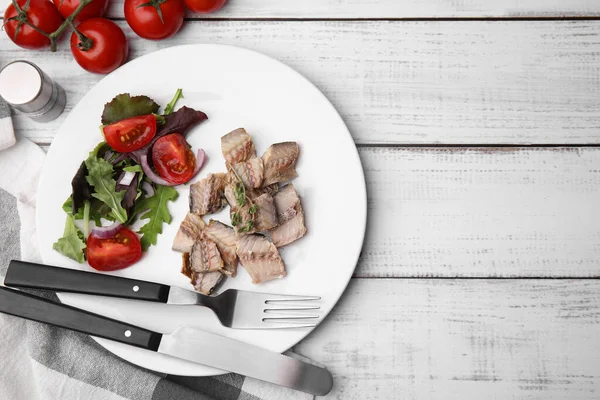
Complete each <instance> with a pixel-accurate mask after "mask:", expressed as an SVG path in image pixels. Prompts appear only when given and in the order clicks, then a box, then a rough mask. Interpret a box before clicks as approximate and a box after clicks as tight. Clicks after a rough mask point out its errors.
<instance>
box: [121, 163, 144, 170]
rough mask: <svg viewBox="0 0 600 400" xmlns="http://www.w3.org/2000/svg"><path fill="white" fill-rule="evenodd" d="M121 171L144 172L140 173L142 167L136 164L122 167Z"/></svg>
mask: <svg viewBox="0 0 600 400" xmlns="http://www.w3.org/2000/svg"><path fill="white" fill-rule="evenodd" d="M123 171H127V172H144V171H142V167H140V166H139V165H138V164H136V165H131V166H127V167H124V168H123Z"/></svg>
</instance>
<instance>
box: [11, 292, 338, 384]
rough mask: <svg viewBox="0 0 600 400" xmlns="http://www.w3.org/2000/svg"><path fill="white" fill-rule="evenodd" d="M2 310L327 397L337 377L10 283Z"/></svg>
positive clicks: (211, 336)
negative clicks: (96, 311) (77, 305)
mask: <svg viewBox="0 0 600 400" xmlns="http://www.w3.org/2000/svg"><path fill="white" fill-rule="evenodd" d="M0 312H2V313H5V314H11V315H15V316H18V317H22V318H26V319H31V320H34V321H39V322H44V323H47V324H51V325H55V326H58V327H61V328H66V329H70V330H74V331H78V332H82V333H86V334H88V335H92V336H97V337H102V338H106V339H110V340H115V341H117V342H121V343H125V344H128V345H131V346H136V347H140V348H142V349H146V350H149V351H154V352H158V353H161V354H166V355H169V356H173V357H177V358H181V359H184V360H189V361H192V362H195V363H198V364H203V365H208V366H211V367H215V368H219V369H223V370H226V371H231V372H235V373H238V374H242V375H246V376H249V377H252V378H256V379H260V380H263V381H266V382H271V383H274V384H277V385H280V386H285V387H288V388H291V389H295V390H300V391H302V392H306V393H311V394H313V395H317V396H324V395H326V394H327V393H329V391H330V390H331V388H332V386H333V378H332V377H331V374H330V373H329V372H328V371H327V370H326V369H324V368H320V367H317V366H315V365H312V364H308V363H305V362H302V361H299V360H295V359H293V358H290V357H287V356H284V355H281V354H278V353H276V352H273V351H268V350H265V349H262V348H260V347H256V346H252V345H249V344H246V343H243V342H240V341H237V340H233V339H229V338H226V337H224V336H220V335H215V334H212V333H209V332H204V331H201V330H198V329H193V328H188V327H180V328H178V329H176V330H175V331H174V332H172V333H170V334H161V333H158V332H153V331H150V330H147V329H143V328H140V327H137V326H134V325H131V324H128V323H125V322H121V321H117V320H114V319H110V318H106V317H103V316H100V315H97V314H94V313H91V312H88V311H84V310H81V309H78V308H75V307H71V306H67V305H64V304H60V303H56V302H53V301H50V300H47V299H43V298H41V297H37V296H33V295H30V294H26V293H23V292H20V291H18V290H13V289H8V288H6V287H0Z"/></svg>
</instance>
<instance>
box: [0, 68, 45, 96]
mask: <svg viewBox="0 0 600 400" xmlns="http://www.w3.org/2000/svg"><path fill="white" fill-rule="evenodd" d="M41 88H42V76H41V74H40V72H39V71H38V69H37V68H36V67H35V66H33V65H32V64H30V63H28V62H26V61H15V62H12V63H10V64H8V65H7V66H5V67H4V68H3V69H2V70H1V71H0V96H1V97H2V98H3V99H4V100H6V102H8V103H10V104H12V105H15V106H17V105H23V104H27V103H30V102H31V101H33V100H35V98H36V97H37V96H38V94H39V93H40V90H41Z"/></svg>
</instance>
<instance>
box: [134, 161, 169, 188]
mask: <svg viewBox="0 0 600 400" xmlns="http://www.w3.org/2000/svg"><path fill="white" fill-rule="evenodd" d="M140 161H141V164H142V170H143V171H144V173H145V174H146V176H147V177H148V179H150V180H151V181H152V182H154V183H157V184H159V185H163V186H175V184H173V183H170V182H167V181H165V180H164V179H163V178H161V177H160V176H158V175H156V173H155V172H154V171H152V168H150V164H148V155H147V154H144V155H143V156H141V157H140Z"/></svg>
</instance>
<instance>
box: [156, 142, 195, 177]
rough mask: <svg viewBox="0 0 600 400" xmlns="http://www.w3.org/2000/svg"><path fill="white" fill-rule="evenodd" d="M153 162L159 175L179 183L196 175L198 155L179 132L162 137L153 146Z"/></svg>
mask: <svg viewBox="0 0 600 400" xmlns="http://www.w3.org/2000/svg"><path fill="white" fill-rule="evenodd" d="M152 163H153V164H154V168H155V169H156V172H158V175H160V177H161V178H163V179H164V180H166V181H167V182H170V183H173V184H175V185H179V184H182V183H186V182H187V181H189V180H190V179H192V176H194V169H195V168H196V156H195V155H194V153H193V152H192V150H190V145H189V144H188V143H187V142H186V141H185V138H184V137H183V136H181V135H180V134H179V133H172V134H170V135H166V136H163V137H161V138H160V139H158V140H157V141H156V143H154V146H152Z"/></svg>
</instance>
